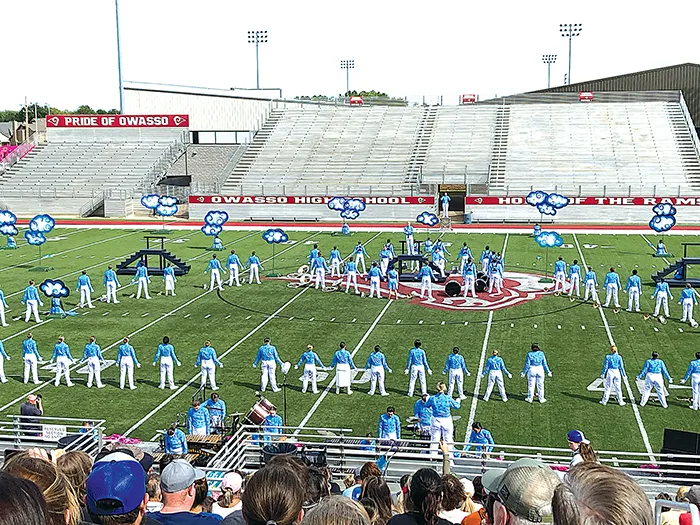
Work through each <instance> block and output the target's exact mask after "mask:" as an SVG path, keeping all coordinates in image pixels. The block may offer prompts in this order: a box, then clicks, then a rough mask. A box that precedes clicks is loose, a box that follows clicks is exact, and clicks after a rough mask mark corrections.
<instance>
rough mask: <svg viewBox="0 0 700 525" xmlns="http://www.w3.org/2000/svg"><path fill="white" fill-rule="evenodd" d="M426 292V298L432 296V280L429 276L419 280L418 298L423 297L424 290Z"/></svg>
mask: <svg viewBox="0 0 700 525" xmlns="http://www.w3.org/2000/svg"><path fill="white" fill-rule="evenodd" d="M426 291H427V292H428V299H432V298H433V282H432V280H431V279H430V277H423V278H422V279H421V281H420V298H421V299H423V296H424V294H425V292H426Z"/></svg>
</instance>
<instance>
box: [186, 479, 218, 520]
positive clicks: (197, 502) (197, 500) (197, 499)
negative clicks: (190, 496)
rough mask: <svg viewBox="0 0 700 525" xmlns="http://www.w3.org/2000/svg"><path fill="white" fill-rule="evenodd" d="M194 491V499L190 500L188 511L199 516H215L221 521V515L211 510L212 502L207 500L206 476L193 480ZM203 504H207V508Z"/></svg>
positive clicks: (207, 486)
mask: <svg viewBox="0 0 700 525" xmlns="http://www.w3.org/2000/svg"><path fill="white" fill-rule="evenodd" d="M194 491H195V492H194V501H193V502H192V508H191V509H190V511H191V512H193V513H195V514H199V515H201V516H211V517H216V518H217V519H218V520H219V521H221V518H222V517H221V516H219V515H218V514H213V513H212V512H211V509H212V504H211V503H209V502H208V501H207V498H208V497H209V496H208V495H209V483H208V482H207V478H206V477H202V478H199V479H196V480H195V482H194ZM212 502H213V500H212ZM205 504H206V505H207V510H205V508H204V505H205Z"/></svg>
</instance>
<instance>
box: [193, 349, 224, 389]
mask: <svg viewBox="0 0 700 525" xmlns="http://www.w3.org/2000/svg"><path fill="white" fill-rule="evenodd" d="M214 365H217V366H218V367H219V368H223V367H224V365H223V364H222V363H221V361H219V359H218V357H217V356H216V350H214V348H212V346H211V341H206V342H205V343H204V346H203V347H202V348H200V349H199V353H198V354H197V362H196V363H195V364H194V366H195V368H196V367H198V366H199V367H201V370H202V380H201V382H200V386H201V387H202V388H204V387H205V386H206V385H207V376H209V383H210V384H211V389H212V390H214V391H216V390H219V387H218V386H216V367H215V366H214Z"/></svg>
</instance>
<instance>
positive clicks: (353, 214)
mask: <svg viewBox="0 0 700 525" xmlns="http://www.w3.org/2000/svg"><path fill="white" fill-rule="evenodd" d="M340 216H341V217H342V218H343V219H349V220H351V221H354V220H355V219H357V218H358V217H359V216H360V212H359V211H357V210H349V209H348V210H343V211H341V212H340Z"/></svg>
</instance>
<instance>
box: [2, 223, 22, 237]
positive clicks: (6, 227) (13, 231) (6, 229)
mask: <svg viewBox="0 0 700 525" xmlns="http://www.w3.org/2000/svg"><path fill="white" fill-rule="evenodd" d="M17 233H18V232H17V226H15V225H14V224H8V223H2V224H0V234H2V235H17Z"/></svg>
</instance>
